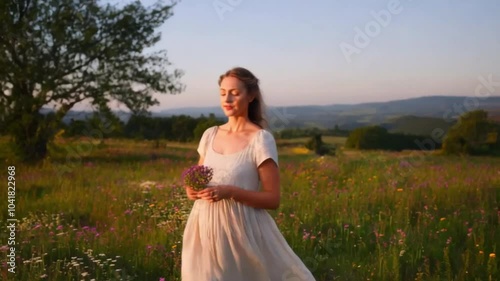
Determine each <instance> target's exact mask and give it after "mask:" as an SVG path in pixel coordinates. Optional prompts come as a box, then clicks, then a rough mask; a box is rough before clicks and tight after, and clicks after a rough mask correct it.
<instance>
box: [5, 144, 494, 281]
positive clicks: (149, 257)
mask: <svg viewBox="0 0 500 281" xmlns="http://www.w3.org/2000/svg"><path fill="white" fill-rule="evenodd" d="M5 141H6V140H5V139H0V145H1V146H0V152H1V153H2V154H1V156H0V158H1V159H2V164H1V168H2V170H3V171H4V172H2V173H1V176H0V179H1V180H2V182H4V183H6V182H7V166H10V165H15V167H16V175H15V179H16V212H15V215H16V218H17V219H18V220H19V222H18V225H17V226H18V232H17V233H16V240H17V245H16V251H17V254H18V259H17V261H16V263H17V268H16V272H17V273H16V275H12V274H7V272H6V268H5V264H4V262H5V261H6V255H5V254H2V256H1V258H0V259H1V260H0V261H1V264H3V265H2V273H1V274H0V276H1V277H0V279H1V280H91V279H95V280H159V279H160V278H161V277H163V278H165V280H180V265H181V250H182V244H181V243H180V241H181V234H182V232H183V229H184V225H185V221H186V218H187V215H188V214H189V211H190V208H191V206H192V202H191V201H188V200H187V199H186V198H185V196H184V190H183V188H182V186H181V185H180V174H181V172H182V170H183V169H184V168H186V167H188V166H189V165H191V164H194V163H196V161H197V153H196V151H195V148H196V144H173V143H168V144H167V143H162V144H160V147H159V148H155V144H154V142H136V141H132V140H105V142H104V143H91V142H89V141H84V140H60V143H59V145H58V147H57V148H56V147H53V148H51V151H52V154H51V155H52V156H51V158H50V159H48V160H47V161H45V162H44V163H43V164H41V165H38V166H27V165H23V164H16V162H15V161H14V160H12V159H13V158H12V155H10V154H9V150H8V149H6V148H5ZM301 141H302V140H296V143H300V142H301ZM499 164H500V159H495V158H487V157H482V158H460V157H444V156H437V155H421V154H411V153H384V152H366V153H353V154H347V153H346V154H341V155H339V156H338V157H336V158H332V157H322V158H318V157H315V156H313V155H293V154H281V150H280V167H281V179H282V203H281V206H280V208H279V209H278V210H275V211H270V213H271V214H272V216H273V217H274V218H275V219H276V222H277V224H278V226H279V228H280V230H281V231H282V233H283V235H284V236H285V238H286V239H287V241H288V242H289V244H290V246H291V247H292V248H293V249H294V251H295V252H296V253H297V254H298V255H299V256H300V257H301V258H302V260H303V261H304V262H305V263H306V265H307V266H308V267H309V268H310V270H311V271H312V272H313V274H314V275H315V277H316V279H317V280H381V281H382V280H383V281H385V280H500V273H499V272H498V267H499V262H498V257H493V254H495V256H496V255H498V254H499V243H498V241H500V231H499V228H500V227H499V223H500V209H499V206H500V172H499V169H498V167H500V165H499ZM0 201H1V202H2V204H1V207H2V212H0V221H1V222H2V223H1V224H2V225H1V227H2V232H1V235H2V238H1V240H0V241H1V242H0V247H2V246H5V245H6V241H7V234H8V233H7V230H6V226H5V225H6V219H7V204H5V202H7V189H6V188H4V191H3V192H2V193H0ZM0 249H1V250H0V251H2V253H4V252H5V251H6V249H5V247H3V248H0ZM490 255H491V257H490Z"/></svg>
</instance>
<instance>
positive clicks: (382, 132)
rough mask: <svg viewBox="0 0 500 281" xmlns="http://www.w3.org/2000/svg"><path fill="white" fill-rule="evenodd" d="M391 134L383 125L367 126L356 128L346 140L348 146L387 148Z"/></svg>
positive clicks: (356, 147)
mask: <svg viewBox="0 0 500 281" xmlns="http://www.w3.org/2000/svg"><path fill="white" fill-rule="evenodd" d="M389 139H390V134H389V133H388V132H387V129H385V128H383V127H381V126H367V127H361V128H357V129H354V130H353V131H352V132H351V133H350V134H349V137H348V138H347V140H346V144H345V147H346V148H354V149H386V148H387V145H388V143H389Z"/></svg>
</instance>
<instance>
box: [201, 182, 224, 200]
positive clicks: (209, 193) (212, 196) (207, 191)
mask: <svg viewBox="0 0 500 281" xmlns="http://www.w3.org/2000/svg"><path fill="white" fill-rule="evenodd" d="M197 195H198V197H199V198H200V199H205V200H208V201H210V202H217V201H219V200H222V199H229V198H231V197H232V189H231V187H230V186H225V185H217V186H210V187H207V188H204V189H203V190H201V191H199V192H198V194H197Z"/></svg>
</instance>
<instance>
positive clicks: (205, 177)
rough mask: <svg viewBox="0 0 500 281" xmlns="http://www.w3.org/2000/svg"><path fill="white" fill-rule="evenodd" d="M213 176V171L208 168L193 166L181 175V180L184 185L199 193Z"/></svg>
mask: <svg viewBox="0 0 500 281" xmlns="http://www.w3.org/2000/svg"><path fill="white" fill-rule="evenodd" d="M213 174H214V171H213V169H212V168H210V167H208V166H203V165H194V166H191V167H189V168H188V169H186V170H185V171H184V172H183V173H182V178H183V181H184V184H185V185H187V186H190V187H192V188H193V189H194V190H196V191H200V190H202V189H204V188H205V187H206V186H207V184H208V183H209V182H210V180H212V176H213Z"/></svg>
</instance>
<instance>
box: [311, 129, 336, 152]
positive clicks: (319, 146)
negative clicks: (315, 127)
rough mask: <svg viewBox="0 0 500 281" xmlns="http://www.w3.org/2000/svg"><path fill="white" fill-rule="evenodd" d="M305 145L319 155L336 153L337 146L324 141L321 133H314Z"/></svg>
mask: <svg viewBox="0 0 500 281" xmlns="http://www.w3.org/2000/svg"><path fill="white" fill-rule="evenodd" d="M305 146H306V148H307V149H309V150H312V151H314V153H316V154H317V155H325V154H335V152H334V151H335V148H334V147H332V146H329V145H328V144H326V143H324V142H323V139H322V138H321V134H319V133H316V134H314V135H313V136H312V137H311V139H309V141H308V142H307V143H306V145H305Z"/></svg>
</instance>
